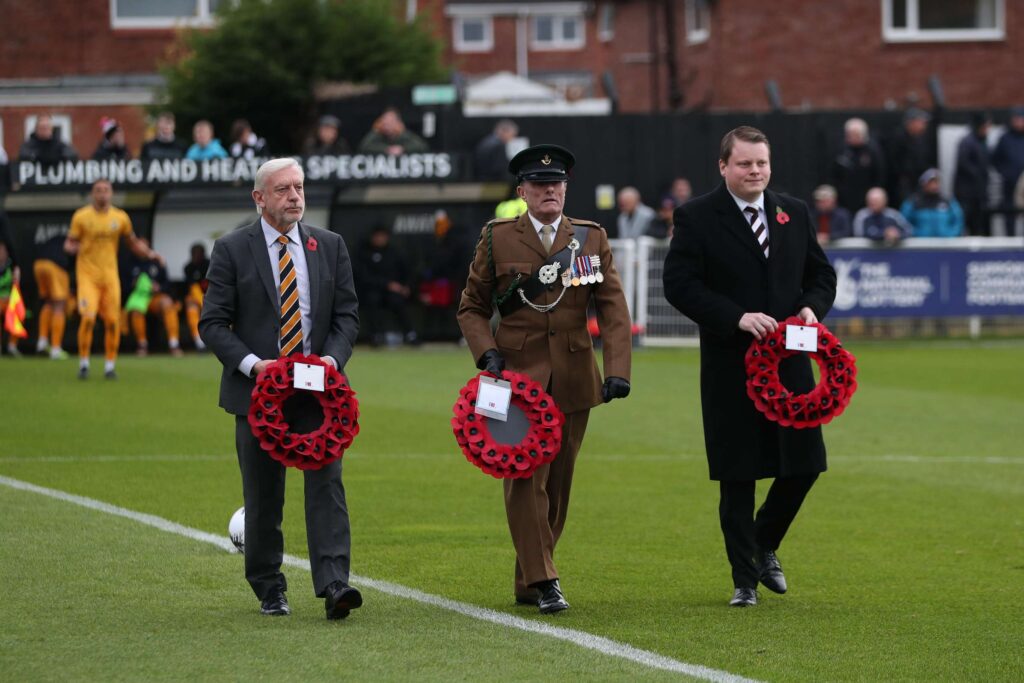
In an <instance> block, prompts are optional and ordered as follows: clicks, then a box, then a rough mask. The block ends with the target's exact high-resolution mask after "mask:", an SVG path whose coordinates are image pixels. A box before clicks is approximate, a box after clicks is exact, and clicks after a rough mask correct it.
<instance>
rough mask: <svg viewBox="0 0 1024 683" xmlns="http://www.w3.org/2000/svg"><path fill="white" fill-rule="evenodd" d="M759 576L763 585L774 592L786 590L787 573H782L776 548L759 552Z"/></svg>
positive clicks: (757, 560) (780, 592)
mask: <svg viewBox="0 0 1024 683" xmlns="http://www.w3.org/2000/svg"><path fill="white" fill-rule="evenodd" d="M755 562H756V563H757V574H758V576H757V578H758V580H759V581H760V582H761V585H762V586H764V587H765V588H767V589H768V590H770V591H772V592H773V593H778V594H780V595H781V594H782V593H785V592H786V575H785V574H783V573H782V565H781V564H779V558H778V557H776V556H775V551H774V550H765V551H764V552H760V553H758V554H757V557H756V558H755Z"/></svg>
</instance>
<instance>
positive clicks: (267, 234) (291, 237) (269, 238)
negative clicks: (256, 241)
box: [260, 216, 299, 247]
mask: <svg viewBox="0 0 1024 683" xmlns="http://www.w3.org/2000/svg"><path fill="white" fill-rule="evenodd" d="M260 226H261V227H262V228H263V239H264V240H266V242H267V247H270V246H271V245H272V244H274V243H275V242H277V238H278V237H280V236H281V233H280V232H278V230H277V229H276V228H274V227H273V226H271V225H270V223H267V219H266V218H264V217H263V216H260ZM285 236H286V237H287V238H288V241H290V242H292V243H293V244H299V224H298V223H296V224H295V225H293V226H292V229H291V230H289V231H288V232H286V233H285Z"/></svg>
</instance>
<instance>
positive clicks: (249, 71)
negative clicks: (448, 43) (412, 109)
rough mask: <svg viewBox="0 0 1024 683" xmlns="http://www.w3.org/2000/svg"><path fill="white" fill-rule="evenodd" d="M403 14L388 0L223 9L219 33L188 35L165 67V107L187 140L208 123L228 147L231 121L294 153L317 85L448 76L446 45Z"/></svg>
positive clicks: (299, 0)
mask: <svg viewBox="0 0 1024 683" xmlns="http://www.w3.org/2000/svg"><path fill="white" fill-rule="evenodd" d="M399 16H400V15H399V12H398V7H397V6H396V4H395V2H394V1H388V0H239V1H238V2H224V3H220V10H219V12H218V21H217V25H216V27H215V28H213V29H210V30H188V31H186V32H183V33H182V35H181V38H180V40H179V42H178V44H177V46H176V49H175V50H174V51H173V53H172V54H171V57H170V59H169V61H168V63H167V64H166V65H165V66H164V67H163V69H162V71H163V74H164V76H165V77H166V79H167V86H166V93H165V94H164V97H163V98H162V100H163V102H164V103H163V104H162V105H161V106H160V108H166V109H170V110H171V111H172V112H174V114H175V116H176V118H177V120H178V124H179V127H180V128H179V130H181V131H182V132H184V131H185V130H190V129H191V126H192V124H193V123H194V122H195V121H198V120H199V119H209V120H210V121H212V122H213V124H214V126H215V128H216V131H217V135H218V137H220V138H221V140H222V142H225V147H226V146H227V140H226V138H227V136H228V134H229V126H230V125H231V122H232V121H233V120H234V119H236V118H246V119H248V120H249V121H250V122H251V123H252V126H253V129H254V130H255V131H256V132H257V133H259V134H260V135H262V136H264V137H266V138H267V141H268V143H269V145H270V149H271V150H274V151H277V152H287V151H294V150H297V149H298V148H299V145H300V142H301V139H302V138H303V137H304V135H305V133H306V132H307V131H308V129H309V126H310V125H311V123H312V121H313V118H314V116H315V113H316V103H315V101H314V96H313V91H314V86H315V85H316V84H317V83H321V82H327V81H343V82H352V83H370V84H376V85H380V86H403V85H412V84H414V83H429V82H437V81H438V80H442V79H444V78H445V73H446V72H445V70H444V69H443V68H442V66H441V60H440V55H441V43H440V41H439V40H438V39H436V38H435V37H434V36H433V35H432V34H431V33H430V31H429V30H428V29H427V27H425V26H424V25H423V23H422V22H421V21H420V20H419V19H417V20H416V21H414V22H412V23H405V22H404V21H403V20H402V19H400V18H399Z"/></svg>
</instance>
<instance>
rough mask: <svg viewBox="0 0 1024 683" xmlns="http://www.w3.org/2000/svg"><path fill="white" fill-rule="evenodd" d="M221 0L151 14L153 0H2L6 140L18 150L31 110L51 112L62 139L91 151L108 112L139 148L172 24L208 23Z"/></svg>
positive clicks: (1, 131) (0, 63)
mask: <svg viewBox="0 0 1024 683" xmlns="http://www.w3.org/2000/svg"><path fill="white" fill-rule="evenodd" d="M220 1H222V0H194V3H195V7H194V9H193V10H192V11H191V14H190V16H188V17H184V16H163V17H161V16H153V14H154V13H156V14H159V12H160V9H161V3H160V2H158V0H53V1H52V2H24V1H23V0H0V24H2V25H3V26H4V28H3V29H2V34H3V40H0V141H2V143H3V148H4V149H5V150H6V151H7V153H8V155H9V156H11V157H14V156H16V155H17V153H18V148H19V147H20V146H21V143H22V141H23V140H24V139H25V137H26V136H27V135H28V133H29V132H31V130H32V125H33V121H34V118H35V116H36V114H39V113H49V114H52V115H53V116H54V119H55V123H57V124H58V125H59V126H60V127H61V129H62V133H63V134H64V140H65V142H70V143H71V144H72V146H74V147H75V149H76V150H78V153H79V155H80V156H81V157H83V158H88V157H89V156H91V155H92V153H93V151H94V150H95V149H96V147H97V145H98V144H99V142H100V140H101V137H102V134H101V128H100V119H101V118H102V117H104V116H113V117H114V118H116V119H118V120H119V121H120V122H121V123H122V125H123V126H124V128H125V133H126V137H127V140H128V147H129V149H130V150H131V151H132V154H133V155H138V152H139V149H140V148H141V146H142V142H143V140H144V133H145V129H146V125H147V122H146V117H145V114H144V110H143V107H144V106H145V105H148V104H151V103H152V102H153V98H154V88H155V87H156V86H158V85H159V84H160V83H161V79H160V78H159V76H158V75H157V70H158V65H159V62H160V61H161V59H163V58H164V57H165V55H167V54H168V50H169V49H170V48H171V46H172V45H173V43H174V38H175V34H176V31H177V27H181V26H189V25H191V26H204V25H205V26H209V25H212V23H213V20H212V12H213V10H215V9H216V6H217V3H218V2H220ZM167 4H168V3H163V6H166V5H167ZM175 4H176V5H178V6H182V5H183V4H188V3H180V2H179V3H175ZM181 132H182V131H179V134H180V133H181Z"/></svg>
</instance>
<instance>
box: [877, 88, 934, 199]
mask: <svg viewBox="0 0 1024 683" xmlns="http://www.w3.org/2000/svg"><path fill="white" fill-rule="evenodd" d="M930 121H931V116H930V115H929V114H928V112H926V111H924V110H923V109H918V108H916V107H913V108H910V109H908V110H907V111H906V113H905V114H904V115H903V126H902V127H901V128H900V130H899V131H898V132H897V133H896V134H895V135H894V136H893V138H892V139H891V140H890V141H889V145H888V147H887V159H886V168H887V170H888V176H889V182H888V189H889V198H890V200H891V201H892V203H893V204H898V203H899V202H901V201H903V200H904V199H905V198H907V197H909V196H910V195H911V194H913V192H914V191H915V190H916V188H917V179H918V178H920V177H921V174H922V173H924V172H925V171H926V170H928V169H929V168H933V167H934V166H935V165H936V156H935V145H934V143H933V135H932V131H931V129H930V127H929V125H928V124H929V122H930Z"/></svg>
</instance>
